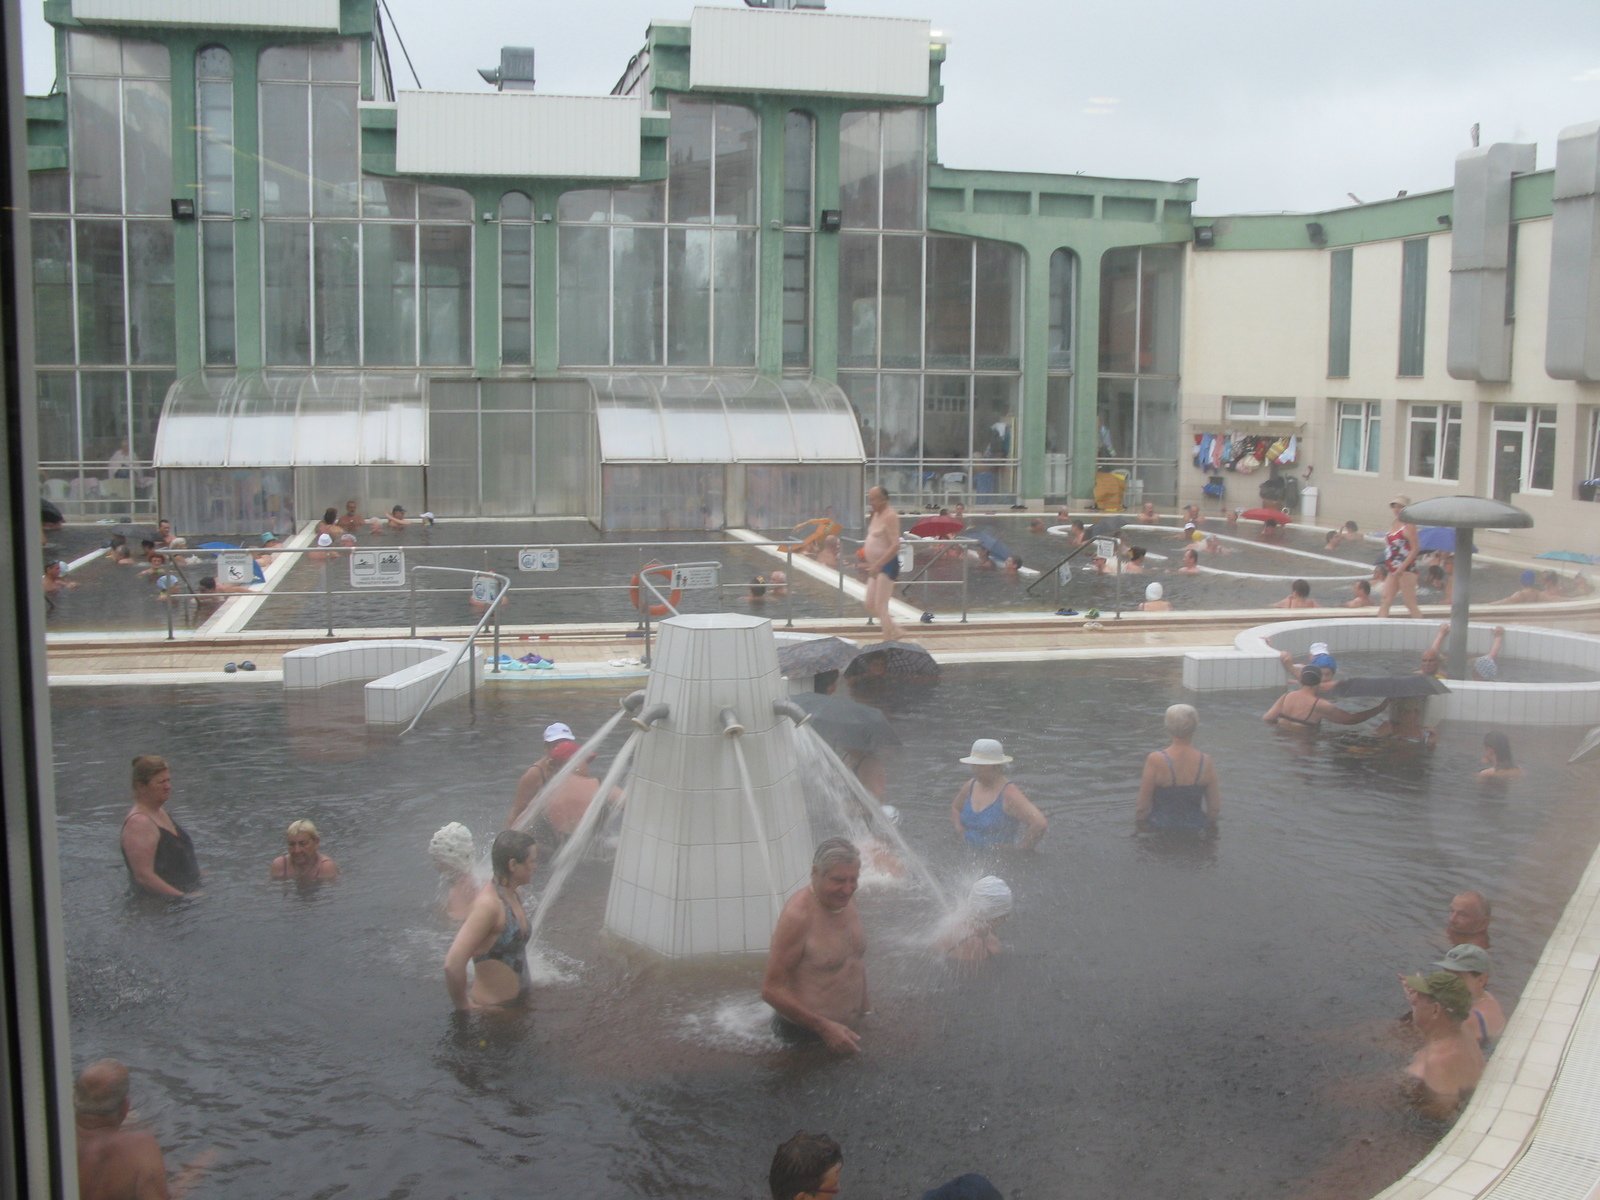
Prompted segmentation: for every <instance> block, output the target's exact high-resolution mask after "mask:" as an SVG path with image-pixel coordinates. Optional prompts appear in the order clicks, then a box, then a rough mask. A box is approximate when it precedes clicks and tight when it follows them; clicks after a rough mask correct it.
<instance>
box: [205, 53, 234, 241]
mask: <svg viewBox="0 0 1600 1200" xmlns="http://www.w3.org/2000/svg"><path fill="white" fill-rule="evenodd" d="M211 53H213V51H211V50H207V51H204V54H211ZM222 53H227V52H226V51H223V52H222ZM196 99H197V103H198V104H199V106H200V114H199V116H200V120H199V130H198V133H199V136H200V211H201V212H207V213H226V214H229V215H231V214H232V213H233V84H232V83H231V82H229V81H205V82H202V83H201V84H199V85H198V95H197V98H196Z"/></svg>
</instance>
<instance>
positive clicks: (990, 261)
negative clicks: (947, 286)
mask: <svg viewBox="0 0 1600 1200" xmlns="http://www.w3.org/2000/svg"><path fill="white" fill-rule="evenodd" d="M976 270H977V274H976V278H975V280H974V281H973V298H974V307H973V316H974V330H975V333H976V345H975V346H974V347H973V350H974V352H975V353H974V365H976V366H977V368H978V370H980V371H1015V370H1018V369H1019V368H1020V367H1021V366H1022V251H1021V250H1020V249H1019V248H1018V247H1016V246H1008V245H1006V244H1005V243H1004V242H991V241H983V240H980V241H979V242H978V256H977V269H976Z"/></svg>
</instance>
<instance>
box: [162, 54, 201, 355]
mask: <svg viewBox="0 0 1600 1200" xmlns="http://www.w3.org/2000/svg"><path fill="white" fill-rule="evenodd" d="M195 49H196V43H195V41H194V39H193V38H192V37H184V36H182V35H179V36H176V37H172V38H169V39H168V41H167V54H168V56H169V60H170V62H171V64H172V89H171V95H172V195H173V197H174V198H184V199H189V200H192V201H194V206H195V211H196V213H198V212H199V210H200V161H199V160H200V152H199V146H198V143H197V139H196V136H195V125H196V123H197V122H196V119H195V82H194V55H195ZM172 224H173V230H172V280H173V285H174V286H173V289H172V306H173V325H174V332H175V334H176V344H177V367H178V376H179V378H182V377H183V376H185V375H190V374H193V373H194V372H195V371H198V370H199V369H200V366H201V363H202V361H203V357H202V355H203V352H202V349H201V344H200V295H201V291H200V222H199V220H198V219H196V220H193V221H174V222H173V223H172Z"/></svg>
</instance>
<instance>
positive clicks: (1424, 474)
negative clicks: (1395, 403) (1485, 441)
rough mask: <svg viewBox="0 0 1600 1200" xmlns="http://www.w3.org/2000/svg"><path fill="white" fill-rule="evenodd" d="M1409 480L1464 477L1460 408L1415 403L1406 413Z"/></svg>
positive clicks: (1450, 405) (1455, 479)
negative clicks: (1462, 473)
mask: <svg viewBox="0 0 1600 1200" xmlns="http://www.w3.org/2000/svg"><path fill="white" fill-rule="evenodd" d="M1406 421H1407V436H1406V478H1408V479H1437V480H1441V481H1446V480H1447V481H1449V482H1451V483H1454V482H1456V481H1457V480H1459V479H1460V478H1461V405H1459V404H1413V405H1412V406H1411V407H1410V410H1409V411H1408V413H1407V417H1406Z"/></svg>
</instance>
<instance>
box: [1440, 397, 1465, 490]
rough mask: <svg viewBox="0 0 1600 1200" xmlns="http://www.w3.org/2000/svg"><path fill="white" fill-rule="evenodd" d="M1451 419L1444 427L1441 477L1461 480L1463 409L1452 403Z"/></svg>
mask: <svg viewBox="0 0 1600 1200" xmlns="http://www.w3.org/2000/svg"><path fill="white" fill-rule="evenodd" d="M1449 415H1450V419H1449V420H1448V421H1447V422H1446V423H1445V427H1444V460H1443V462H1442V463H1441V465H1440V467H1439V478H1440V479H1449V480H1459V479H1460V478H1461V409H1460V407H1459V406H1458V405H1454V404H1452V405H1451V406H1450V408H1449Z"/></svg>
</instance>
